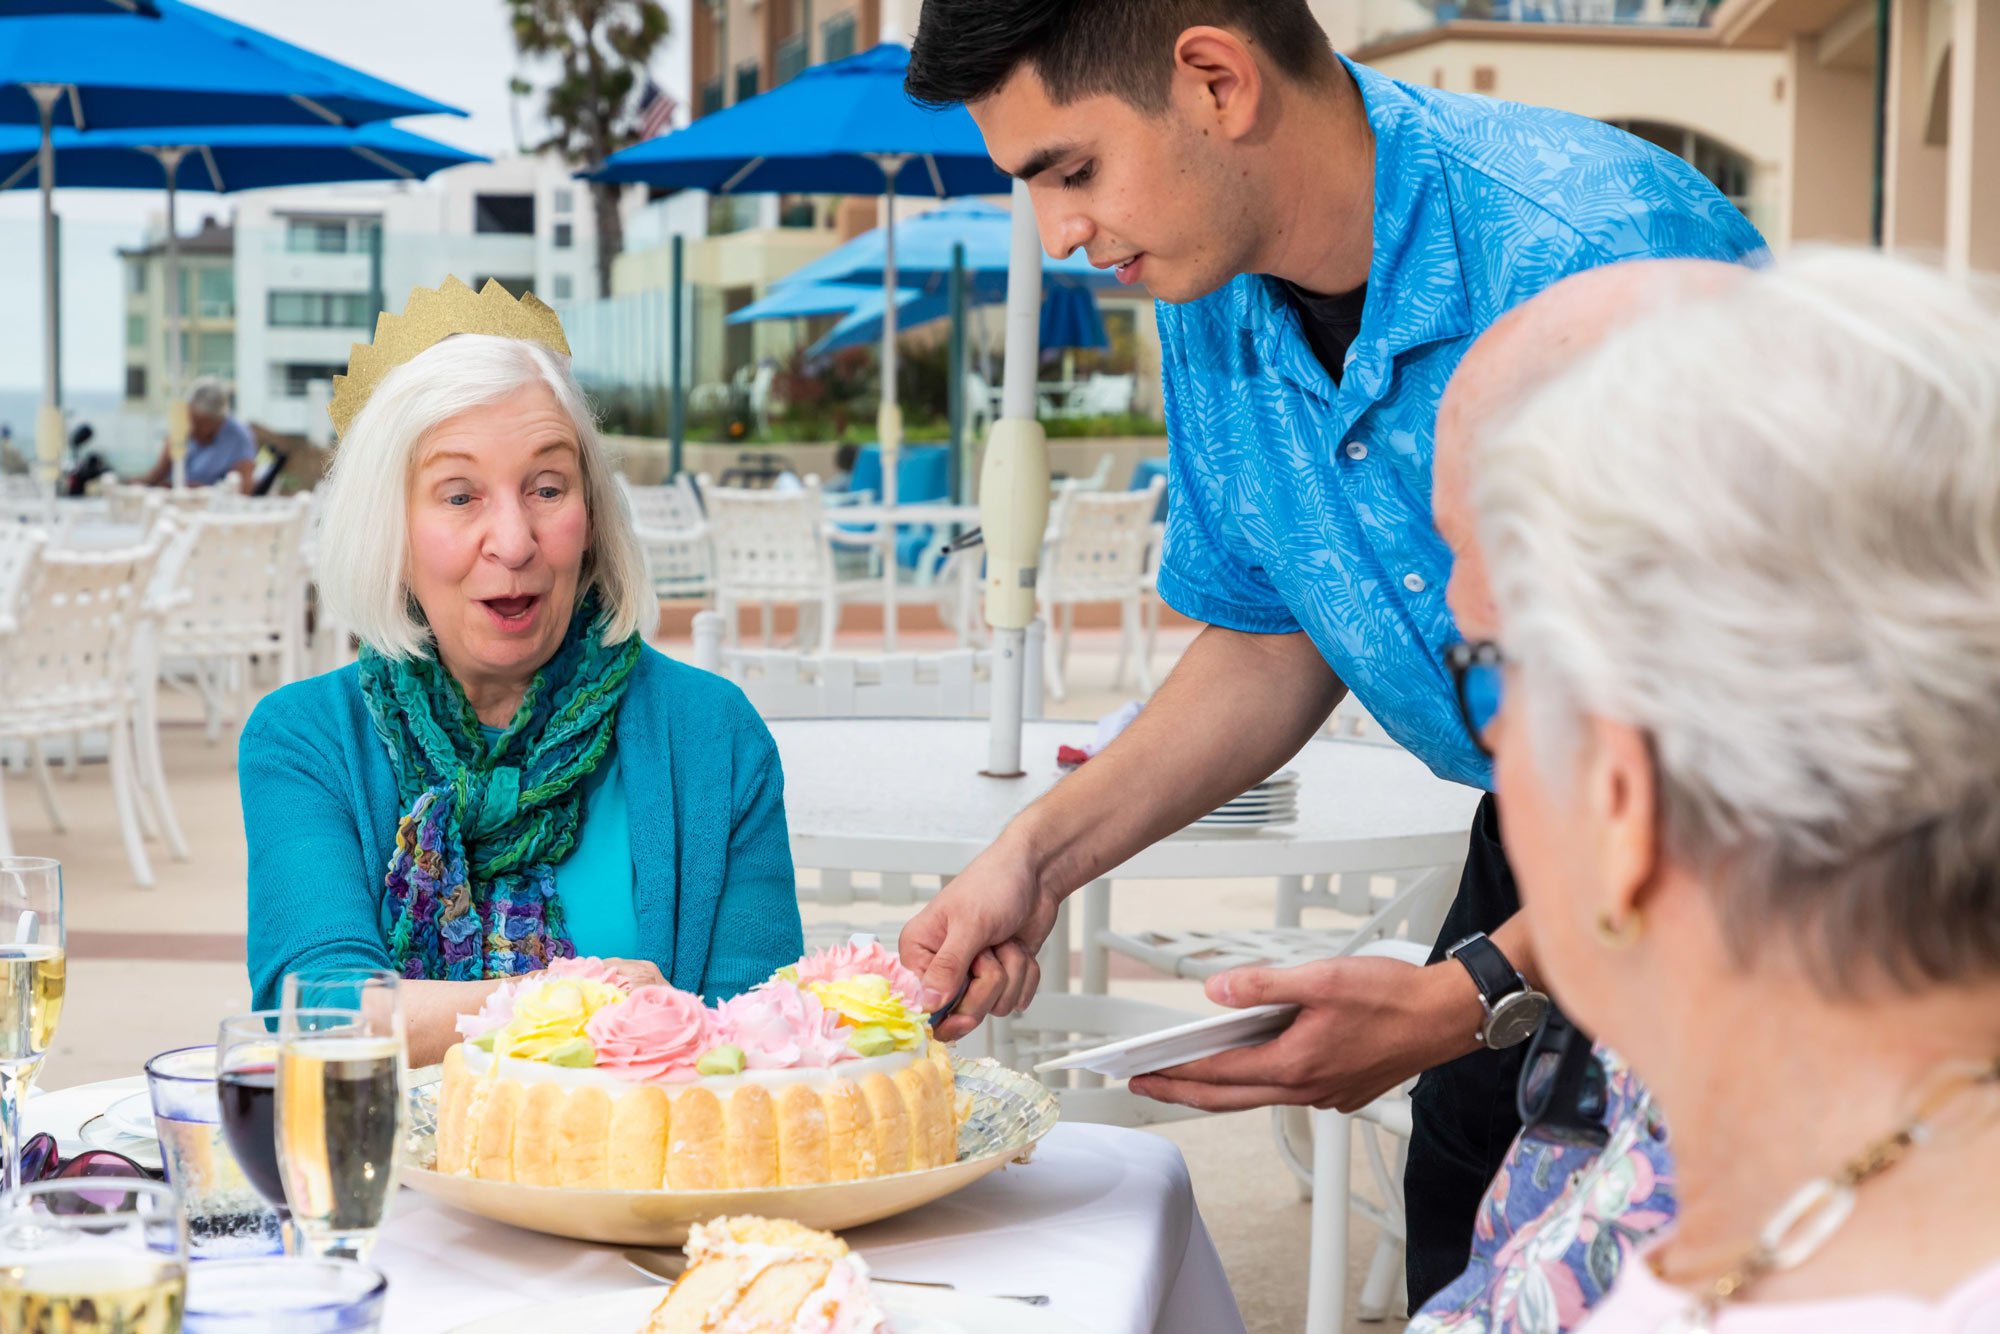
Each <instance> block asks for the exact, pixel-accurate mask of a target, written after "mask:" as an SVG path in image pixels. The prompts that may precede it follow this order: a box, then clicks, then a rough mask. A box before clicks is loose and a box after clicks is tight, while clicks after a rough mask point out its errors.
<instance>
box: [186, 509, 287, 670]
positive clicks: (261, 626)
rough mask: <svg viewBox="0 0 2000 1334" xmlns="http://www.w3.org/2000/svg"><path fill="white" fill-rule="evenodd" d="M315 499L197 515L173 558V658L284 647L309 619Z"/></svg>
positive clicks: (280, 649)
mask: <svg viewBox="0 0 2000 1334" xmlns="http://www.w3.org/2000/svg"><path fill="white" fill-rule="evenodd" d="M309 505H310V501H309V500H307V499H306V498H305V497H298V498H296V499H292V500H283V501H275V502H272V503H270V504H269V505H268V506H266V507H264V508H262V509H261V510H259V511H258V512H255V513H243V514H224V513H215V512H207V513H197V514H194V515H191V516H188V517H187V518H185V519H183V520H180V521H179V523H180V524H181V525H184V529H185V530H184V531H183V532H182V533H181V535H180V537H179V539H178V540H177V541H176V543H175V547H174V554H173V556H172V557H171V560H172V564H171V566H170V569H171V578H172V587H173V590H174V593H175V597H176V602H175V605H173V606H171V607H169V608H168V610H167V613H166V620H165V625H164V629H163V648H164V651H165V653H166V654H167V655H168V656H170V657H171V656H183V655H185V656H204V655H235V654H248V653H267V652H273V651H282V650H284V649H285V647H286V645H287V644H288V643H290V642H291V640H293V639H295V638H296V636H297V634H298V633H299V628H300V627H301V626H302V624H303V620H304V614H305V613H304V606H303V596H304V575H305V550H306V538H307V532H308V525H309V517H310V515H309Z"/></svg>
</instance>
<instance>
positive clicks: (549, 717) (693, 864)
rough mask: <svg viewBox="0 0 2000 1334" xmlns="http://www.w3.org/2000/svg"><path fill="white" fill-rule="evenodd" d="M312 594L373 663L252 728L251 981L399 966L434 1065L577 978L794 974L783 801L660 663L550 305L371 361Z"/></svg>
mask: <svg viewBox="0 0 2000 1334" xmlns="http://www.w3.org/2000/svg"><path fill="white" fill-rule="evenodd" d="M332 416H333V419H334V424H335V425H336V426H337V427H338V428H340V431H341V441H340V447H339V453H338V456H337V458H336V460H335V463H334V467H333V473H332V478H331V481H330V482H329V483H328V485H329V487H330V490H329V493H328V495H327V497H326V507H325V511H324V519H323V524H322V529H321V535H320V540H319V572H320V573H319V585H320V593H321V596H322V598H323V599H324V601H325V603H326V605H327V608H328V610H329V611H330V612H331V614H332V616H333V617H334V618H335V619H336V620H338V621H339V622H342V623H344V624H346V625H349V626H351V627H353V628H354V630H355V632H356V634H357V635H358V636H359V638H360V639H361V642H362V650H361V659H360V661H359V662H358V663H356V664H355V665H353V666H350V667H346V668H343V669H341V670H339V671H336V672H332V673H329V674H327V675H325V676H320V677H316V678H314V679H312V680H309V681H302V682H299V683H297V684H295V685H291V686H287V687H285V688H284V689H282V690H279V691H277V692H275V693H274V694H272V695H271V696H269V697H268V698H266V699H265V700H264V701H263V703H262V704H261V705H259V707H258V708H257V710H256V712H255V713H254V714H253V715H252V717H251V718H250V721H249V723H248V724H247V725H246V726H245V727H244V730H243V739H242V743H241V751H240V760H239V773H240V775H241V784H242V795H243V822H244V827H245V833H246V836H247V838H248V842H249V852H250V889H249V895H250V938H249V963H250V976H251V980H252V983H253V984H254V986H255V989H256V995H257V1001H258V1003H259V1004H262V1005H269V1004H272V1003H273V997H274V996H275V995H276V993H277V991H278V984H279V982H280V980H281V979H282V978H283V977H284V975H285V974H287V973H289V972H296V971H319V970H322V969H329V968H345V967H369V968H384V969H393V970H394V971H395V972H396V973H398V974H400V975H401V976H402V977H404V978H407V979H410V980H409V981H408V982H406V983H405V997H404V1008H405V1011H406V1017H407V1022H408V1025H409V1037H410V1049H411V1056H412V1059H414V1060H416V1061H419V1062H423V1061H428V1060H434V1059H436V1058H437V1057H438V1056H439V1055H440V1054H441V1053H442V1052H443V1050H444V1048H445V1047H446V1046H447V1045H449V1044H450V1042H451V1041H452V1040H453V1022H454V1017H455V1016H456V1015H458V1014H460V1013H462V1012H464V1013H469V1012H472V1011H475V1010H477V1009H478V1008H479V1006H480V1004H481V1002H482V1001H483V999H484V997H485V994H486V993H487V992H489V991H491V990H492V989H493V988H494V987H495V986H497V985H498V984H499V982H500V981H501V980H503V979H507V978H511V977H519V976H521V975H523V974H526V973H530V972H535V971H539V970H541V969H543V968H545V967H547V966H548V965H549V964H551V963H552V962H553V961H555V960H558V959H562V958H565V957H570V956H574V955H587V956H595V957H598V958H603V959H608V960H614V961H615V963H614V967H616V968H617V969H618V971H620V972H621V973H623V974H625V975H626V976H627V977H628V978H629V979H631V980H634V981H661V980H665V981H669V982H671V983H673V984H674V985H675V986H677V987H680V988H682V989H683V990H686V991H692V992H700V993H704V994H706V995H708V996H710V997H711V998H717V997H723V996H729V995H733V994H734V993H736V992H738V991H742V990H744V989H747V988H748V987H750V986H753V985H755V984H756V983H757V982H760V981H762V980H763V979H764V978H766V977H768V976H769V975H770V974H771V972H772V970H773V969H775V968H777V967H779V966H780V965H783V964H786V963H789V962H791V961H793V960H795V959H797V958H798V957H799V954H800V952H801V940H800V929H799V914H798V907H797V900H796V897H795V891H794V886H793V880H792V866H791V857H790V852H789V848H788V844H787V840H786V834H785V814H784V805H783V780H782V777H781V775H780V772H779V768H778V755H777V750H776V748H775V747H774V745H773V744H772V741H771V735H770V733H769V732H768V731H767V730H766V729H765V727H764V725H763V722H762V721H761V720H760V719H759V718H758V717H757V714H756V713H755V711H754V710H752V709H751V707H750V705H749V704H748V702H747V701H746V700H745V699H744V698H743V696H742V694H741V692H739V691H737V690H736V689H735V688H734V687H732V686H730V685H728V684H726V683H724V682H722V681H720V680H718V679H717V678H715V677H712V676H708V675H705V674H703V673H701V672H698V671H695V670H694V669H692V668H689V667H683V666H680V665H678V664H676V663H674V662H672V661H670V660H668V659H667V658H665V657H663V656H662V655H661V654H659V653H657V652H655V651H653V650H652V649H650V648H648V647H646V645H645V643H644V641H643V640H642V639H641V637H640V627H641V625H642V624H644V623H646V622H647V621H648V620H650V619H651V618H652V617H654V616H655V615H656V614H657V611H656V604H655V602H654V599H653V595H652V592H651V590H650V587H649V586H648V582H647V578H646V571H645V566H644V563H643V561H642V558H641V555H640V550H639V546H638V544H637V541H636V539H635V537H634V535H633V532H632V526H631V521H630V519H629V517H628V516H627V514H626V512H625V509H624V506H623V503H622V501H621V498H620V496H619V492H618V489H617V485H616V483H615V480H614V479H613V477H612V475H611V472H610V468H609V466H608V465H607V463H606V460H605V454H604V449H603V446H602V445H601V443H600V442H599V439H598V435H597V429H596V425H595V423H594V421H593V420H592V417H591V413H590V409H589V407H588V406H587V405H586V403H585V401H584V397H583V394H582V391H581V390H580V389H579V388H578V387H577V383H576V381H575V380H574V379H573V378H572V376H571V374H570V370H569V346H568V344H567V342H566V341H565V340H564V338H563V333H562V326H561V324H560V322H559V321H558V320H557V318H556V315H555V312H554V311H552V310H550V309H549V308H548V307H547V306H545V305H543V304H542V303H541V302H539V301H537V300H536V299H535V298H534V297H533V296H527V297H524V298H523V299H522V300H521V301H520V302H519V303H516V302H515V301H514V300H513V298H511V297H509V296H508V295H507V293H506V292H505V291H504V290H502V289H501V288H500V286H499V285H498V284H497V283H488V284H487V286H486V290H485V291H483V292H481V293H479V294H478V295H476V296H475V295H474V293H473V292H472V290H471V289H470V288H468V287H466V286H465V285H464V284H463V283H460V282H458V281H457V280H456V279H452V280H448V281H447V282H446V283H445V285H444V287H443V288H441V289H439V290H437V291H429V290H424V289H419V290H418V291H416V292H415V293H413V294H412V295H411V298H410V302H409V305H408V307H407V308H406V310H405V313H404V314H403V315H402V316H400V317H395V316H389V315H384V316H383V317H382V318H381V320H380V322H379V323H378V325H377V328H376V334H375V342H374V344H373V345H372V346H366V347H363V346H357V347H356V348H355V351H354V357H353V360H352V362H351V364H350V366H349V368H348V374H347V375H346V376H345V377H344V378H343V379H341V380H339V381H336V383H335V395H334V401H333V406H332Z"/></svg>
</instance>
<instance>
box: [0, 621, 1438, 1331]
mask: <svg viewBox="0 0 2000 1334" xmlns="http://www.w3.org/2000/svg"><path fill="white" fill-rule="evenodd" d="M1191 636H1192V631H1191V630H1188V629H1186V628H1174V627H1169V628H1168V629H1166V630H1165V631H1164V632H1163V634H1162V640H1161V652H1160V654H1159V657H1158V658H1157V660H1156V663H1155V667H1156V670H1157V671H1159V672H1161V673H1164V671H1165V669H1166V668H1167V666H1168V665H1169V663H1170V661H1171V659H1172V658H1173V657H1174V656H1175V655H1177V654H1178V653H1179V651H1180V650H1181V649H1183V648H1184V647H1185V646H1186V644H1187V643H1188V642H1189V640H1190V638H1191ZM925 638H930V637H925ZM878 642H879V641H878ZM943 646H944V644H943V642H942V641H938V642H937V643H935V644H926V643H923V642H921V641H920V642H918V643H915V644H911V645H910V647H912V648H915V649H918V650H919V651H921V649H922V648H924V647H932V648H937V647H943ZM665 647H667V648H668V649H669V651H671V652H674V653H676V654H677V655H685V653H686V652H687V649H688V645H687V644H686V643H685V641H682V642H679V643H674V642H669V643H668V644H667V645H666V646H665ZM843 647H850V646H849V645H846V644H843ZM851 647H852V648H853V649H854V650H855V651H858V652H865V651H868V645H867V644H866V642H865V641H864V640H861V639H858V638H857V639H856V641H855V642H854V643H853V644H852V645H851ZM1116 657H1117V635H1116V633H1115V632H1112V631H1105V630H1084V629H1079V631H1078V633H1077V638H1076V646H1075V651H1074V657H1073V660H1072V665H1071V672H1070V675H1071V697H1070V699H1069V700H1068V701H1067V702H1066V703H1065V704H1062V705H1060V706H1055V707H1054V708H1053V709H1052V712H1053V713H1055V714H1056V715H1057V716H1060V717H1073V718H1077V719H1080V720H1081V719H1094V718H1096V717H1098V716H1100V715H1102V714H1105V713H1109V712H1111V711H1112V710H1114V709H1115V708H1117V707H1118V706H1119V705H1120V704H1122V703H1123V702H1125V700H1126V699H1127V698H1129V697H1130V691H1115V690H1113V689H1112V688H1111V683H1110V678H1111V673H1112V669H1113V664H1114V661H1115V659H1116ZM163 703H164V708H165V714H166V719H167V721H166V725H165V727H164V729H163V731H164V747H165V762H166V768H167V772H168V775H169V778H170V781H171V783H172V788H173V800H174V803H175V806H176V809H177V811H178V813H179V816H180V820H181V823H182V825H183V827H184V829H185V831H186V833H187V837H188V841H189V843H190V845H191V849H192V857H191V858H190V860H188V861H186V862H174V861H172V860H171V859H169V858H168V856H167V854H166V850H165V848H164V847H163V846H162V845H159V844H153V845H151V847H150V850H151V852H152V855H153V858H154V870H155V873H156V875H157V877H158V884H157V885H156V886H155V887H154V888H152V889H139V888H137V887H136V886H135V885H134V884H133V882H132V877H131V873H130V870H129V868H128V866H127V864H126V861H125V856H124V851H123V845H122V843H121V841H120V838H119V834H118V827H117V821H116V816H115V814H114V813H113V808H112V802H111V799H110V785H109V781H108V774H107V772H106V769H105V767H104V766H103V765H101V764H88V765H85V766H83V768H82V770H81V772H80V774H79V776H78V777H77V778H76V780H75V781H73V782H72V781H68V780H66V779H64V778H63V777H61V776H60V775H58V777H57V780H56V784H55V787H56V791H57V795H58V798H59V801H60V805H61V807H62V812H63V815H64V817H65V820H66V823H67V826H68V828H67V832H64V833H55V832H53V831H52V830H51V829H50V826H49V822H48V819H47V817H46V816H45V815H44V813H43V811H42V808H41V803H40V802H39V800H38V799H37V797H36V794H35V792H34V786H33V782H32V780H31V779H29V778H27V777H25V776H22V775H14V774H10V775H8V776H7V777H6V778H5V780H4V797H5V802H6V808H7V817H8V819H9V820H10V823H11V828H12V831H13V838H14V843H15V848H16V850H17V851H18V852H22V853H32V854H38V855H46V856H53V857H56V858H59V859H61V861H62V862H63V864H64V882H65V887H66V893H67V897H68V915H69V946H70V977H71V982H70V986H69V995H68V1000H67V1003H66V1005H65V1009H64V1013H63V1018H62V1022H61V1026H60V1028H59V1030H58V1032H57V1035H56V1044H55V1050H54V1052H53V1053H52V1054H51V1056H50V1058H49V1061H48V1063H47V1065H46V1067H45V1068H44V1071H43V1074H42V1080H41V1082H42V1085H43V1086H44V1087H45V1088H63V1087H67V1086H69V1085H72V1084H79V1083H85V1082H89V1081H92V1080H98V1079H106V1078H111V1077H114V1076H120V1075H129V1074H136V1073H137V1072H138V1070H139V1068H140V1066H141V1064H142V1063H143V1062H144V1061H145V1060H146V1058H147V1057H149V1056H151V1055H152V1054H153V1053H155V1052H158V1051H162V1050H166V1049H168V1048H171V1047H175V1046H184V1045H187V1044H190V1043H199V1042H205V1041H210V1040H212V1039H213V1035H214V1031H215V1025H216V1022H217V1021H218V1020H219V1019H220V1018H222V1017H223V1016H225V1015H228V1014H231V1013H234V1012H236V1011H238V1010H241V1009H244V1008H247V1005H248V1000H249V985H248V981H247V979H246V977H245V975H244V971H243V950H244V927H245V915H244V914H245V907H244V889H243V886H244V875H245V856H244V846H243V828H242V818H241V812H240V807H239V805H238V796H237V786H236V766H235V751H236V731H235V729H234V728H233V727H232V728H230V729H228V730H227V731H226V732H225V734H224V736H223V738H222V740H221V741H219V742H217V743H215V744H210V743H208V742H207V741H206V739H205V738H204V735H203V730H202V728H201V726H200V725H199V711H198V707H197V706H196V704H195V703H194V701H192V700H190V699H185V698H181V697H178V696H175V695H174V694H172V693H171V692H169V693H168V695H167V697H166V698H165V700H164V701H163ZM1088 736H1089V732H1088V731H1087V730H1084V729H1080V730H1079V740H1083V739H1087V738H1088ZM1308 799H1310V798H1309V797H1308ZM1271 892H1272V891H1271V886H1270V884H1269V882H1256V881H1228V882H1199V881H1161V882H1147V883H1138V884H1133V885H1131V886H1129V888H1128V887H1124V886H1121V892H1120V893H1119V895H1118V896H1117V898H1116V901H1115V902H1114V905H1113V920H1114V925H1117V926H1120V927H1130V926H1138V925H1151V926H1157V927H1185V926H1211V927H1229V926H1257V925H1264V924H1268V923H1269V921H1270V914H1271V911H1272V900H1271ZM812 911H814V910H812V909H808V915H809V917H810V914H811V913H812ZM843 915H844V916H846V917H848V918H851V917H852V916H853V913H852V911H851V910H848V911H846V912H845V913H844V914H843ZM893 934H894V932H893V929H889V930H887V931H885V935H888V936H890V937H891V938H893ZM1112 990H1113V992H1114V994H1117V995H1128V996H1132V997H1134V998H1140V999H1146V1000H1151V1001H1155V1002H1157V1003H1160V1004H1166V1005H1173V1006H1176V1007H1178V1008H1182V1009H1187V1010H1194V1011H1206V1010H1209V1009H1212V1008H1213V1007H1211V1006H1209V1005H1208V1004H1207V1002H1206V1000H1205V998H1204V997H1203V996H1202V994H1201V992H1200V989H1199V987H1197V986H1196V985H1195V984H1193V983H1188V982H1180V981H1173V980H1159V979H1157V978H1153V979H1150V980H1149V979H1148V978H1147V977H1145V976H1142V975H1141V974H1140V970H1138V969H1137V968H1136V966H1134V967H1132V968H1129V969H1128V968H1120V969H1116V970H1114V974H1113V982H1112ZM1155 1133H1159V1134H1163V1135H1165V1136H1166V1137H1167V1138H1169V1139H1171V1140H1173V1141H1174V1142H1175V1143H1176V1144H1178V1145H1180V1147H1181V1149H1182V1151H1183V1152H1184V1153H1185V1154H1186V1156H1187V1160H1188V1164H1189V1167H1190V1169H1191V1171H1192V1173H1193V1177H1194V1183H1195V1191H1196V1196H1197V1200H1198V1202H1199V1204H1200V1207H1201V1210H1202V1213H1203V1216H1204V1217H1205V1219H1206V1220H1207V1224H1208V1227H1209V1230H1210V1232H1211V1233H1212V1234H1213V1235H1214V1238H1215V1241H1216V1244H1217V1246H1218V1248H1219V1249H1220V1251H1221V1253H1222V1259H1223V1263H1224V1265H1225V1267H1226V1268H1227V1269H1228V1272H1229V1276H1230V1280H1231V1282H1232V1284H1233V1285H1234V1287H1235V1291H1236V1298H1237V1302H1238V1304H1239V1306H1240V1307H1241V1309H1242V1312H1243V1316H1244V1319H1245V1321H1246V1323H1247V1324H1248V1326H1249V1328H1250V1330H1252V1331H1254V1332H1255V1334H1282V1332H1285V1331H1296V1330H1297V1329H1299V1328H1300V1327H1301V1325H1302V1324H1303V1321H1304V1314H1305V1285H1306V1256H1307V1243H1308V1234H1309V1208H1310V1206H1309V1205H1307V1204H1306V1203H1304V1202H1302V1201H1301V1200H1300V1199H1299V1196H1298V1192H1297V1190H1296V1188H1295V1186H1294V1183H1293V1180H1292V1178H1291V1176H1290V1174H1289V1172H1288V1171H1287V1170H1286V1168H1285V1167H1284V1166H1283V1164H1282V1163H1281V1162H1280V1160H1279V1157H1278V1154H1277V1150H1276V1148H1275V1146H1274V1144H1273V1140H1272V1134H1271V1130H1270V1117H1269V1114H1268V1113H1265V1112H1252V1113H1241V1114H1237V1115H1234V1116H1224V1117H1210V1118H1204V1119H1200V1120H1194V1121H1186V1122H1181V1123H1177V1124H1174V1125H1170V1126H1166V1127H1162V1128H1159V1129H1158V1130H1157V1131H1156V1132H1155ZM1368 1179H1369V1178H1368V1172H1367V1169H1366V1168H1365V1166H1364V1165H1363V1164H1362V1163H1361V1162H1359V1161H1357V1162H1356V1164H1355V1171H1354V1180H1355V1181H1356V1182H1357V1183H1363V1182H1366V1181H1367V1180H1368ZM1374 1243H1375V1233H1374V1229H1373V1228H1372V1227H1370V1226H1369V1225H1368V1224H1366V1223H1365V1222H1357V1224H1356V1225H1355V1227H1354V1229H1353V1235H1352V1245H1351V1255H1350V1257H1349V1265H1350V1274H1351V1276H1352V1278H1351V1282H1352V1285H1353V1286H1352V1287H1351V1289H1350V1290H1351V1291H1358V1287H1359V1283H1360V1280H1361V1275H1362V1273H1363V1272H1364V1271H1365V1268H1366V1264H1367V1261H1368V1258H1369V1256H1370V1254H1371V1252H1372V1248H1373V1246H1374ZM1351 1328H1352V1329H1353V1330H1356V1331H1362V1330H1381V1331H1388V1332H1389V1334H1394V1331H1396V1330H1399V1329H1400V1328H1401V1325H1400V1322H1398V1321H1394V1320H1392V1321H1389V1322H1387V1323H1386V1324H1373V1325H1362V1324H1359V1323H1355V1324H1353V1325H1352V1326H1351Z"/></svg>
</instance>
